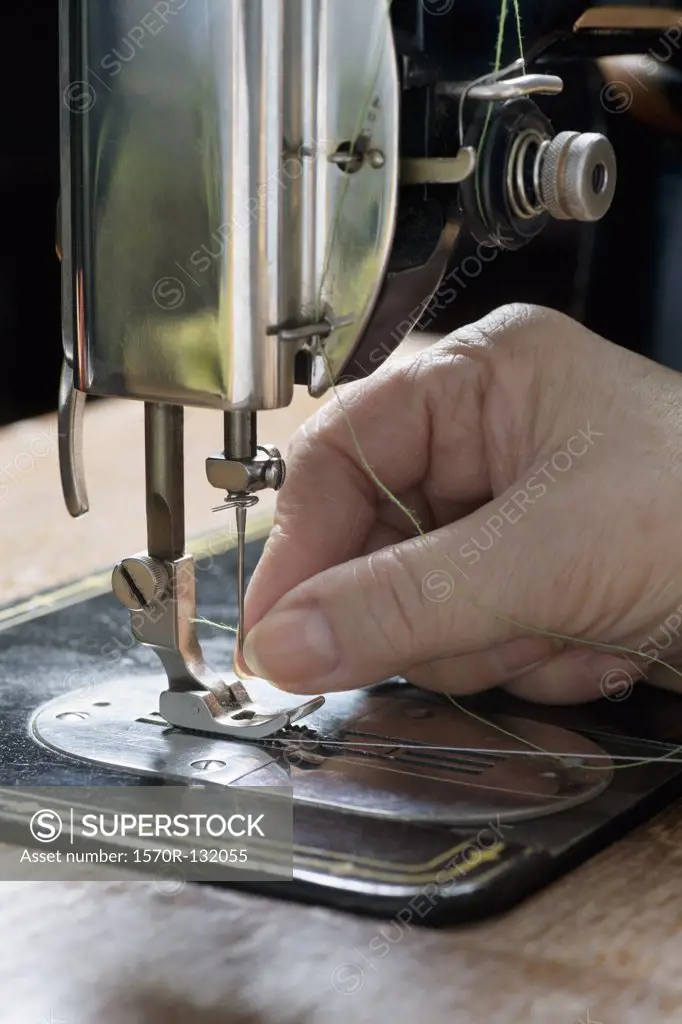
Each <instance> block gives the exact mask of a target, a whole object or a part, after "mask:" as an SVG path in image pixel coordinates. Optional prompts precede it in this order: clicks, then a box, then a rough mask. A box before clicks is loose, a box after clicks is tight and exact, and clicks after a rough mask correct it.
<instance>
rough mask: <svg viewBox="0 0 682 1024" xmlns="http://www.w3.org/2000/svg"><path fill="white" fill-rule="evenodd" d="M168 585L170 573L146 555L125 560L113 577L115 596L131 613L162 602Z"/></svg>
mask: <svg viewBox="0 0 682 1024" xmlns="http://www.w3.org/2000/svg"><path fill="white" fill-rule="evenodd" d="M168 585H169V579H168V573H167V571H166V568H165V566H164V565H163V563H162V562H159V561H158V560H157V559H155V558H150V557H148V556H144V555H138V556H135V557H134V558H124V559H123V561H122V562H121V563H120V564H119V565H117V566H116V568H115V569H114V571H113V573H112V575H111V587H112V590H113V591H114V595H115V596H116V597H117V598H118V600H119V601H120V602H121V604H122V605H123V606H124V607H125V608H129V609H130V611H141V610H142V609H143V608H146V607H148V605H150V604H153V603H154V601H158V600H160V599H161V598H162V597H163V596H164V594H165V593H166V591H167V590H168Z"/></svg>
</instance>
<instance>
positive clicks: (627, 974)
mask: <svg viewBox="0 0 682 1024" xmlns="http://www.w3.org/2000/svg"><path fill="white" fill-rule="evenodd" d="M314 407H315V406H314V404H313V403H312V402H311V401H310V400H309V399H308V398H307V397H306V396H300V395H299V396H298V398H297V400H296V402H295V404H294V406H293V407H292V408H291V409H289V410H286V411H284V412H282V413H277V414H272V415H270V416H268V417H265V416H264V417H263V433H262V436H263V438H266V436H267V440H268V441H273V442H278V443H280V444H283V445H284V444H285V442H286V438H287V437H288V436H289V435H290V434H291V431H292V429H293V426H294V425H295V424H296V423H297V422H299V421H300V420H301V419H303V418H304V417H305V416H307V415H308V413H309V412H310V411H311V410H312V409H313V408H314ZM187 420H188V430H187V434H188V438H187V463H188V487H187V491H188V516H187V519H188V525H189V528H190V530H191V532H193V533H200V532H202V531H206V530H208V529H210V528H211V527H215V520H214V518H213V517H212V514H211V512H210V509H211V505H212V503H214V501H215V492H214V491H212V489H211V488H210V487H209V486H208V484H207V483H206V482H205V480H204V476H203V459H204V456H205V455H206V454H207V452H209V451H211V450H213V449H216V448H218V447H220V437H221V420H220V416H219V415H216V414H214V413H205V412H196V411H190V412H188V414H187ZM142 436H143V434H142V410H141V408H140V407H138V406H137V405H136V404H133V403H122V402H121V403H118V402H109V403H99V404H96V405H94V406H93V407H92V408H90V409H89V410H88V416H87V424H86V461H87V466H88V477H89V482H90V491H91V508H92V511H91V513H90V515H89V516H87V517H86V518H85V519H83V520H81V521H79V522H76V523H74V522H73V521H72V520H70V519H69V518H68V516H67V514H66V512H65V511H63V510H62V505H61V500H60V495H59V482H58V466H57V449H56V428H55V425H54V420H53V419H52V418H46V419H43V420H39V421H33V422H30V423H23V424H20V425H16V426H13V427H10V428H7V429H5V430H4V431H2V432H0V470H2V473H0V519H1V521H2V524H3V528H4V532H3V536H4V544H3V548H2V552H3V554H2V560H1V562H0V599H1V600H4V601H12V602H21V601H23V600H24V599H25V598H27V597H29V596H30V595H31V594H32V593H34V592H35V591H37V590H44V589H45V588H47V587H56V586H60V587H62V588H63V591H62V592H63V595H65V596H67V597H68V595H69V593H71V591H70V589H69V586H68V584H69V582H70V581H73V580H77V579H78V578H79V577H83V576H86V575H88V574H91V573H92V572H93V571H94V570H97V569H103V570H110V567H111V565H112V563H114V562H115V561H116V560H117V559H118V558H120V557H121V556H122V555H126V554H130V553H132V552H134V551H136V550H139V549H140V548H142V547H143V546H144V537H145V533H144V521H143V507H144V503H143V479H144V474H143V465H142V459H143V455H142ZM31 603H32V602H29V606H30V605H31ZM33 603H35V602H33ZM27 877H30V876H28V875H27ZM0 922H1V924H0V1024H42V1022H45V1024H95V1022H97V1024H142V1022H145V1024H312V1022H316V1024H317V1022H323V1024H336V1022H339V1024H341V1022H346V1021H353V1022H355V1024H364V1022H384V1021H386V1022H395V1024H400V1022H405V1024H414V1022H419V1024H440V1022H441V1021H442V1022H444V1024H445V1022H447V1024H517V1022H518V1024H521V1022H523V1024H530V1022H532V1024H577V1022H580V1021H582V1022H584V1024H589V1022H591V1024H597V1022H602V1024H634V1022H637V1024H659V1022H667V1021H672V1022H675V1021H680V1022H682V808H681V807H673V808H671V809H669V810H668V811H667V812H666V813H665V814H663V815H662V816H661V817H659V818H658V819H657V820H656V821H655V822H653V823H651V824H650V825H648V826H646V827H643V828H641V829H639V830H638V831H637V832H634V833H632V834H631V835H630V836H628V837H627V838H626V839H624V840H623V841H621V842H620V843H618V844H617V845H616V846H613V847H612V848H610V849H608V850H606V851H605V852H603V853H602V854H601V855H600V856H598V857H595V858H594V859H593V860H591V861H590V862H588V863H587V864H585V865H584V866H583V867H581V868H580V869H578V870H576V871H574V872H573V873H572V874H570V875H568V876H566V877H565V878H563V879H562V880H561V881H559V882H558V883H556V884H555V885H553V886H552V887H551V888H549V889H546V890H545V891H544V892H543V893H542V894H540V895H539V896H536V897H535V898H533V899H531V900H528V901H527V902H526V903H525V904H523V905H522V906H521V907H519V908H518V909H516V910H515V911H513V912H511V913H509V914H507V915H506V916H504V917H502V918H500V919H498V920H494V921H491V922H488V923H484V924H480V925H477V926H473V927H466V928H462V929H458V930H449V931H441V932H435V931H427V930H419V931H418V930H409V929H405V928H403V927H402V926H400V925H399V924H397V923H396V922H393V923H391V922H381V921H374V920H369V919H360V918H355V917H352V916H346V915H343V914H340V913H335V912H331V911H327V910H321V909H314V908H308V907H303V906H298V905H293V904H286V903H282V902H278V901H274V900H267V899H263V898H257V897H252V896H243V895H240V894H236V893H230V892H218V891H216V890H212V889H210V888H199V887H197V886H192V885H190V886H188V887H186V888H185V889H184V890H183V891H182V892H181V893H179V894H176V895H164V894H163V893H162V892H160V891H159V889H158V888H157V887H155V886H154V885H152V884H150V883H149V881H145V882H137V881H129V880H122V879H121V878H120V877H119V876H118V875H116V874H115V873H113V872H112V873H111V875H110V881H109V882H92V881H88V876H87V874H86V873H85V869H84V874H83V880H82V881H79V882H77V883H76V882H66V881H65V882H61V883H60V882H49V883H48V882H38V881H25V882H13V883H9V882H3V883H0ZM382 935H383V937H384V938H385V939H386V941H387V942H388V943H389V946H390V949H389V952H388V953H387V954H386V955H384V956H383V957H382V958H381V959H380V958H379V957H378V955H377V954H376V953H373V952H372V949H373V948H374V949H376V948H380V949H382V951H383V946H382V943H381V942H380V941H377V942H375V943H374V944H373V946H372V945H370V944H371V943H372V940H373V939H374V938H376V937H377V936H382Z"/></svg>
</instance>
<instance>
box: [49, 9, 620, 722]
mask: <svg viewBox="0 0 682 1024" xmlns="http://www.w3.org/2000/svg"><path fill="white" fill-rule="evenodd" d="M400 6H401V5H399V4H398V5H396V12H397V10H398V8H399V7H400ZM402 6H403V8H404V7H405V5H402ZM160 10H161V8H160V9H159V10H155V12H154V15H153V16H150V15H149V14H148V11H147V6H146V5H145V4H143V3H142V2H135V0H110V2H108V3H106V4H95V3H94V2H92V3H88V2H85V0H83V2H80V3H78V2H75V3H74V2H71V0H64V2H63V3H62V37H63V40H64V53H63V63H62V88H63V92H64V96H65V97H66V98H67V102H66V103H65V104H64V106H63V114H62V117H63V125H62V127H63V150H62V160H63V166H62V172H63V182H62V205H61V252H62V261H63V268H64V269H63V281H64V295H63V299H64V347H65V367H64V378H63V384H62V396H61V416H62V431H61V434H62V448H61V457H62V475H63V481H64V493H65V497H66V501H67V505H68V507H69V510H70V511H71V512H72V514H73V515H80V514H82V513H83V512H85V511H86V510H87V497H86V488H85V481H84V478H83V471H82V467H81V465H80V461H79V453H80V451H81V440H80V433H81V430H82V417H83V407H84V402H85V397H86V395H88V394H92V395H113V396H117V397H123V398H130V399H134V400H137V401H141V402H144V403H145V408H146V433H145V449H146V457H147V528H148V547H147V551H146V552H145V553H143V554H141V555H137V556H135V557H134V558H128V559H125V560H124V561H123V562H122V563H121V564H120V565H119V566H118V567H117V568H116V570H115V572H114V579H113V585H114V592H115V593H116V595H117V597H119V599H120V600H121V601H122V602H123V604H124V605H126V606H127V607H128V608H130V609H131V611H132V613H133V619H132V622H133V631H134V633H135V635H136V636H137V638H138V640H139V641H140V642H142V643H144V644H147V645H149V646H151V647H153V648H154V649H155V650H156V651H157V653H158V654H159V657H160V659H161V661H162V663H163V666H164V668H165V670H166V673H167V676H168V684H169V688H168V690H167V691H165V692H164V693H163V695H162V697H161V705H160V711H161V714H162V715H163V717H164V718H165V720H166V721H168V722H169V723H170V724H172V725H175V726H177V727H179V728H192V727H194V728H197V727H199V728H201V730H202V731H205V732H215V733H220V734H221V735H227V736H230V735H231V736H242V737H244V738H248V737H252V738H255V739H257V738H260V737H262V736H264V735H267V734H268V733H272V732H277V731H279V730H280V729H281V728H282V727H284V726H286V725H290V724H292V722H293V720H294V718H293V717H292V712H291V710H289V711H284V710H281V712H278V713H277V714H275V715H273V714H268V713H267V712H265V711H264V709H262V708H260V707H258V706H255V705H254V704H253V703H252V702H251V701H250V698H249V696H248V692H247V690H246V688H245V686H244V685H243V684H242V683H239V682H236V681H235V682H230V683H226V682H224V681H223V680H221V679H219V678H218V677H217V676H215V675H214V674H213V673H211V671H210V670H209V668H208V667H207V666H206V664H205V662H204V659H203V656H202V652H201V648H200V645H199V643H198V640H197V637H196V629H195V622H194V620H195V618H196V602H195V594H194V570H193V562H192V559H191V557H190V556H188V555H186V553H185V536H184V533H185V530H184V507H183V505H184V499H183V444H182V419H183V407H184V406H187V405H197V406H204V407H208V408H212V409H217V410H221V411H222V412H223V413H224V419H225V430H224V443H223V449H222V451H220V452H219V453H218V454H214V455H209V458H208V460H207V473H208V479H209V481H210V482H211V484H213V485H214V486H215V487H216V488H218V489H220V490H222V491H223V492H224V493H225V494H226V498H225V503H224V505H223V506H222V507H223V508H231V507H234V508H235V509H236V514H237V522H238V533H239V541H240V570H239V587H238V589H239V595H240V605H239V610H240V614H239V622H240V627H239V628H240V633H239V636H238V647H240V646H241V641H242V633H241V629H242V625H241V624H242V614H241V611H242V603H243V590H244V575H243V542H244V534H245V520H246V511H247V508H248V507H249V506H250V505H252V504H253V503H254V502H255V501H257V500H258V499H257V493H258V491H259V490H262V489H263V488H266V487H272V488H274V489H278V488H279V487H280V486H281V485H282V483H283V481H284V476H285V467H284V462H283V460H282V458H281V456H280V453H279V452H278V451H276V449H273V448H271V447H269V446H267V445H263V444H259V440H258V437H257V428H256V417H257V414H258V413H259V412H261V411H265V410H270V409H277V408H280V407H282V406H285V405H288V404H289V403H290V401H291V399H292V396H293V389H294V385H295V383H296V382H297V381H298V382H301V383H305V384H307V386H308V388H309V390H310V392H311V393H312V394H313V395H322V394H324V392H325V391H326V390H327V389H328V388H329V387H330V386H331V385H332V384H336V383H338V382H340V381H343V380H349V379H354V378H357V377H361V376H363V375H365V374H367V373H369V372H371V371H372V370H373V369H374V368H375V367H376V366H377V365H379V364H380V363H381V362H383V360H384V359H385V358H386V356H387V355H388V353H389V352H390V350H391V348H392V347H395V345H396V344H397V340H396V338H395V336H394V335H395V332H392V333H391V332H390V331H389V330H387V325H391V324H392V325H393V326H396V325H397V324H399V323H401V322H404V321H405V320H406V318H407V319H408V320H409V317H410V314H411V311H413V310H414V309H415V306H416V305H419V304H420V303H422V304H425V303H428V301H429V299H430V298H431V296H432V295H433V293H434V291H435V290H436V288H437V287H438V284H439V282H440V280H441V278H442V276H443V273H444V271H445V268H446V266H447V262H448V260H449V259H450V257H451V256H452V253H453V251H454V246H455V243H456V240H457V237H458V235H459V234H460V232H461V231H462V230H463V227H464V225H465V224H467V223H469V224H470V225H472V226H473V229H474V231H475V232H478V233H479V234H482V235H484V236H485V235H488V236H490V239H491V240H492V242H491V244H497V245H501V246H506V247H511V248H514V247H516V246H518V245H520V244H523V243H525V242H526V241H527V240H528V239H529V238H530V237H532V235H533V234H534V233H537V232H538V231H539V230H540V229H541V227H542V225H543V223H544V222H545V221H546V220H547V217H548V216H549V215H552V216H555V217H557V218H561V219H569V218H575V219H579V220H596V219H598V218H600V217H601V216H602V215H603V214H604V213H605V212H606V210H607V209H608V207H609V205H610V202H611V198H612V196H613V193H614V189H615V179H616V163H615V156H614V154H613V150H612V149H611V147H610V145H609V143H608V142H607V140H606V139H605V138H603V137H601V136H599V135H580V134H578V133H568V132H565V133H561V134H560V135H559V136H554V133H553V131H552V127H551V124H550V122H549V121H548V120H547V118H546V117H545V116H544V115H543V114H542V113H541V112H540V110H539V109H538V108H537V107H536V105H535V104H534V103H533V101H532V100H531V99H530V98H529V97H530V96H531V95H535V94H546V95H552V94H556V93H558V92H560V91H561V88H562V82H561V79H560V78H558V77H556V76H553V75H541V74H526V73H525V67H524V65H523V61H518V60H517V61H516V62H515V63H514V64H513V65H512V66H511V67H508V68H506V69H503V70H500V71H498V72H497V73H492V74H491V73H485V74H483V75H479V76H478V77H477V78H476V79H475V80H473V81H464V82H462V81H457V80H454V81H453V80H451V79H449V78H447V77H443V76H442V75H438V74H437V73H436V72H437V71H438V67H437V65H435V64H434V65H433V66H432V67H431V68H430V69H429V68H428V66H427V65H426V64H425V63H424V62H423V61H422V63H421V64H420V63H419V60H418V59H416V58H417V54H415V53H412V54H410V53H409V52H402V53H401V52H400V46H399V40H400V27H399V25H398V24H397V23H396V22H395V20H392V14H393V17H394V18H395V17H397V14H396V13H395V12H392V9H391V5H390V4H387V3H386V0H344V2H343V3H340V2H339V0H317V2H310V0H230V2H227V3H225V2H207V0H204V2H202V3H184V4H177V5H176V7H175V8H174V9H173V12H172V16H171V12H170V10H169V11H168V12H166V11H165V7H164V8H163V12H164V16H163V17H162V16H161V13H160ZM412 14H413V16H416V17H417V18H418V20H419V21H420V22H422V23H424V22H425V21H427V20H428V19H429V15H428V5H427V4H425V5H419V4H417V5H413V8H412ZM150 18H151V20H150ZM431 20H433V19H431ZM130 25H141V26H144V27H145V28H147V29H148V30H149V32H150V33H151V32H152V29H154V30H155V31H154V32H153V35H152V37H151V38H149V40H148V43H147V45H145V46H144V48H142V49H140V51H139V53H137V54H134V59H131V60H130V63H129V64H128V65H127V66H124V65H123V63H122V60H121V57H122V54H121V49H122V46H121V42H120V40H121V39H122V38H123V37H124V36H126V32H128V36H131V37H133V38H134V36H133V34H132V33H131V32H130V31H129V26H130ZM422 27H423V26H422ZM138 35H139V33H138ZM128 42H129V44H130V39H128ZM420 76H421V81H420V80H419V78H420ZM73 83H80V87H81V91H80V92H79V93H75V92H74V84H73ZM411 94H416V98H417V99H418V101H419V103H420V107H421V110H420V111H419V112H418V111H417V109H416V108H414V99H415V97H414V96H413V95H411ZM74 95H75V96H77V98H78V99H79V101H80V104H81V106H82V107H83V109H81V108H80V107H76V108H75V109H74V104H73V102H71V103H69V102H68V99H69V98H70V97H71V98H72V97H73V96H74ZM429 103H431V104H434V105H435V106H436V107H437V111H436V113H434V114H430V113H429V109H428V104H429ZM489 104H492V105H493V106H492V107H489ZM412 108H414V109H412ZM493 108H494V109H493ZM481 110H483V111H484V112H485V111H488V110H490V111H492V112H493V116H492V117H491V119H490V123H489V124H488V126H487V130H486V132H485V135H486V138H485V139H484V140H483V144H482V145H480V146H478V150H480V151H477V145H475V144H473V143H474V142H475V141H476V140H475V136H476V133H478V136H479V140H480V139H483V135H482V132H481V129H480V127H478V128H477V127H476V125H475V124H474V123H473V121H475V116H474V118H473V120H472V114H473V115H475V114H476V113H478V114H479V115H480V113H481ZM419 113H421V116H423V117H425V118H426V119H428V120H426V121H425V123H424V138H423V142H422V147H421V150H419V152H414V147H413V146H403V145H402V141H401V140H402V139H403V138H404V137H409V136H414V118H415V116H419ZM428 121H432V122H437V125H438V129H439V131H440V133H441V136H442V135H443V132H444V131H445V128H444V127H443V126H448V125H449V129H448V132H445V134H446V135H447V136H448V137H447V139H444V138H443V137H440V138H439V137H438V135H437V134H436V133H435V131H434V127H433V125H432V124H429V123H428ZM407 122H409V131H408V130H407V129H406V123H407ZM479 190H480V194H479V196H478V198H476V196H477V193H478V192H479ZM415 220H416V221H417V222H418V223H419V229H418V231H416V230H415ZM410 250H414V251H413V252H410ZM416 319H418V316H417V317H413V321H416ZM152 611H153V612H154V613H153V614H152ZM317 703H318V702H312V703H310V702H309V703H308V704H307V705H302V706H301V707H299V708H298V709H296V711H295V714H294V717H297V718H298V717H303V716H305V715H306V714H308V713H309V712H310V711H311V710H312V709H313V708H314V707H316V706H317Z"/></svg>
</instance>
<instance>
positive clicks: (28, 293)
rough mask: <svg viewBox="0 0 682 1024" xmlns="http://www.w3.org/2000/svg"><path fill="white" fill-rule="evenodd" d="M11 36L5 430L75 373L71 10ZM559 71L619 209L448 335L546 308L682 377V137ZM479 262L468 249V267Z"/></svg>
mask: <svg viewBox="0 0 682 1024" xmlns="http://www.w3.org/2000/svg"><path fill="white" fill-rule="evenodd" d="M340 2H342V0H340ZM498 6H499V5H498V0H495V2H494V3H492V0H480V6H476V5H475V6H474V7H473V8H472V7H471V6H470V4H469V3H467V4H466V5H465V6H463V8H462V11H463V12H465V11H466V10H475V11H476V13H477V16H478V15H479V14H480V13H481V12H482V11H484V10H486V11H488V12H491V11H495V10H497V9H498ZM564 6H565V5H564ZM568 6H570V4H569V5H568ZM574 6H575V4H574ZM579 6H581V5H579ZM524 7H525V9H526V11H527V18H528V19H529V20H530V18H531V17H532V13H533V11H535V10H537V12H539V14H538V17H540V16H542V17H544V16H545V12H547V11H549V10H552V9H553V10H554V11H555V12H556V10H557V8H559V7H561V4H560V3H557V4H553V3H551V2H550V0H542V3H539V2H538V0H526V3H525V5H524ZM522 9H524V8H522ZM472 17H473V16H472ZM488 18H489V20H490V13H489V14H488ZM474 20H475V19H474ZM458 24H459V25H460V28H461V29H462V30H463V31H465V30H466V31H468V30H471V31H472V32H478V31H479V29H480V26H478V25H477V24H474V23H473V22H472V24H471V25H468V26H467V25H466V24H465V23H464V22H461V23H458ZM491 24H492V25H493V26H494V18H493V20H492V22H491ZM489 27H490V26H489ZM489 27H488V30H487V35H486V38H488V39H490V38H491V36H490V31H489ZM3 30H4V42H5V46H4V48H3V58H4V59H3V61H2V64H1V65H0V84H1V86H2V88H1V90H0V95H1V96H2V126H3V133H2V156H1V158H0V185H1V189H2V191H1V194H2V199H3V207H4V210H3V213H4V216H3V218H2V225H3V228H4V231H3V239H2V241H3V244H2V246H1V247H0V331H1V332H2V350H3V372H2V374H1V375H0V422H2V423H7V422H11V421H13V420H16V419H19V418H23V417H26V416H30V415H33V414H36V413H39V412H42V411H46V410H50V409H54V408H55V407H56V398H57V390H58V379H59V368H60V362H61V332H60V312H59V306H60V296H59V264H58V260H57V258H56V255H55V216H56V205H57V198H58V191H59V179H58V174H59V167H58V160H59V129H58V118H59V104H60V102H61V98H60V96H59V85H58V58H57V54H58V19H57V4H56V3H55V2H51V3H43V4H25V5H21V6H20V5H17V4H12V5H6V6H5V7H4V8H3ZM478 38H481V36H480V35H479V36H478ZM677 63H679V61H678V58H677V56H676V57H675V59H673V60H671V61H670V62H669V64H668V65H667V66H666V69H665V70H666V75H667V76H668V78H669V83H668V86H667V88H668V91H669V93H670V97H671V98H672V101H673V102H675V103H677V101H678V96H677V93H678V88H677V85H676V75H678V72H677V71H676V70H675V65H676V64H677ZM543 70H544V69H543ZM550 70H551V69H550ZM557 70H558V71H559V72H560V73H561V74H562V75H563V77H564V79H565V82H566V89H565V93H564V96H563V97H561V98H556V99H552V100H551V101H550V102H549V103H545V111H546V112H547V113H548V114H549V116H550V117H551V118H552V120H553V122H554V125H555V127H556V129H557V130H562V129H564V128H570V129H577V130H583V131H585V130H597V131H604V132H606V133H607V134H608V135H609V137H610V138H611V140H612V142H613V144H614V146H615V148H616V151H617V154H618V158H619V188H618V193H617V198H616V202H615V205H614V208H613V210H612V211H611V213H610V214H609V216H608V217H607V218H606V220H605V221H604V222H603V223H602V224H601V225H599V226H598V227H596V228H594V227H590V226H584V225H579V226H578V225H566V224H559V223H556V224H553V225H552V226H551V227H550V228H549V229H548V230H547V231H545V232H544V233H543V234H542V235H541V237H540V238H538V239H537V240H535V241H534V242H533V243H532V244H531V245H530V246H528V247H527V248H526V249H524V250H522V251H521V252H519V253H502V254H501V255H500V256H499V257H498V259H497V260H496V261H495V262H494V263H491V264H488V265H486V267H485V272H484V273H482V274H481V276H480V278H478V279H477V280H475V281H471V283H470V285H469V286H468V287H467V288H466V289H465V290H463V291H461V292H460V294H459V295H458V298H457V299H456V300H455V302H454V303H453V304H452V306H451V307H450V308H449V309H448V311H447V313H446V314H444V315H443V317H442V319H441V321H440V322H439V323H438V324H437V325H436V326H437V328H438V329H442V330H450V329H453V328H455V327H457V326H459V325H461V324H464V323H467V322H470V321H471V320H474V319H477V318H478V317H479V316H481V315H483V314H484V313H485V312H487V311H488V310H490V309H491V308H493V307H495V306H496V305H499V304H500V303H503V302H507V301H529V302H538V303H542V304H544V305H549V306H554V307H556V308H559V309H562V310H564V311H566V312H568V313H570V314H572V315H573V316H576V317H577V318H579V319H581V320H583V321H585V322H586V323H587V324H588V326H590V327H592V328H593V329H594V330H596V331H598V332H599V333H601V334H604V335H606V336H607V337H609V338H611V339H612V340H613V341H616V342H618V343H620V344H623V345H626V346H628V347H630V348H633V349H635V350H638V351H642V352H644V353H645V354H648V355H651V356H653V357H655V358H659V359H661V360H662V361H664V362H668V363H669V364H671V365H675V366H679V368H681V369H682V345H680V342H679V333H680V326H681V325H682V301H681V298H680V297H681V296H682V282H681V281H680V275H679V265H680V262H681V259H680V258H681V257H682V177H681V175H680V167H681V162H680V144H679V139H678V137H676V136H674V135H670V134H667V135H665V134H663V133H662V132H660V131H659V130H657V129H655V128H652V127H648V126H647V125H646V124H643V123H640V122H638V121H636V120H635V119H634V118H633V117H632V116H631V115H630V114H628V113H623V114H615V113H609V112H607V111H605V110H604V108H603V107H602V105H601V104H600V102H599V97H600V92H601V89H602V85H603V81H602V79H601V76H600V74H599V72H598V71H597V68H596V66H595V64H594V63H593V62H592V61H590V60H581V61H578V62H572V63H568V64H567V63H562V64H561V65H560V66H558V67H557ZM466 253H467V249H466V247H464V248H462V250H461V254H460V253H458V254H457V257H456V260H459V259H463V258H464V256H465V255H466Z"/></svg>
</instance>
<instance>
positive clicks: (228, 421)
mask: <svg viewBox="0 0 682 1024" xmlns="http://www.w3.org/2000/svg"><path fill="white" fill-rule="evenodd" d="M256 429H257V416H256V413H255V412H226V413H225V458H226V459H236V460H237V461H239V460H240V459H254V458H255V457H256V452H257V450H258V444H257V441H256Z"/></svg>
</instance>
